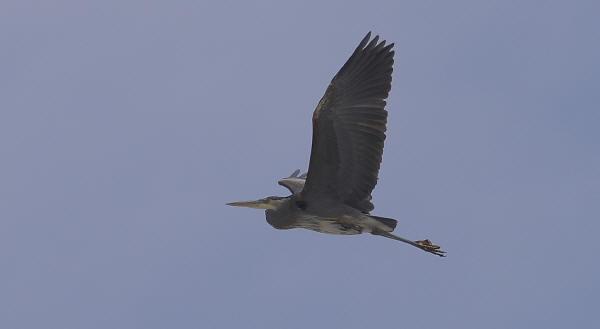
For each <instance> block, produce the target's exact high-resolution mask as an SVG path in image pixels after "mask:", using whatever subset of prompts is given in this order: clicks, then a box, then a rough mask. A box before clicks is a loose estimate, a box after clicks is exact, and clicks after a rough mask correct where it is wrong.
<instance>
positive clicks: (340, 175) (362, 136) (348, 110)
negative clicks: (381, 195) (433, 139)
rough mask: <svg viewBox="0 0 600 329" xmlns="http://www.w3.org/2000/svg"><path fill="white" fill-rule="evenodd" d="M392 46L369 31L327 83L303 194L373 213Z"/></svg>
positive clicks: (316, 116) (316, 118)
mask: <svg viewBox="0 0 600 329" xmlns="http://www.w3.org/2000/svg"><path fill="white" fill-rule="evenodd" d="M393 47H394V44H393V43H392V44H388V45H386V42H385V41H382V42H379V36H375V37H374V38H373V39H371V33H370V32H369V33H368V34H367V35H366V36H365V37H364V38H363V39H362V41H361V42H360V44H359V45H358V47H357V48H356V50H355V51H354V52H353V53H352V55H351V56H350V58H349V59H348V61H347V62H346V63H345V64H344V65H343V66H342V68H341V69H340V71H339V72H338V73H337V74H336V75H335V77H334V78H333V79H332V81H331V83H330V84H329V86H328V87H327V90H326V91H325V95H324V96H323V98H321V101H320V102H319V104H318V105H317V107H316V109H315V111H314V113H313V140H312V151H311V156H310V164H309V168H308V175H307V178H306V183H305V185H304V189H303V190H302V196H303V197H304V198H308V199H310V198H315V199H321V198H329V199H333V200H336V201H341V202H343V203H345V204H347V205H350V206H353V207H355V208H357V209H359V210H361V211H363V212H365V213H368V212H369V211H371V210H373V204H372V203H371V202H370V200H371V192H372V191H373V188H374V187H375V185H376V184H377V176H378V173H379V166H380V163H381V158H382V154H383V146H384V141H385V137H386V136H385V132H386V124H387V111H386V110H385V106H386V102H385V99H386V98H387V96H388V93H389V91H390V88H391V82H392V70H393V68H392V66H393V64H394V51H393V50H392V48H393Z"/></svg>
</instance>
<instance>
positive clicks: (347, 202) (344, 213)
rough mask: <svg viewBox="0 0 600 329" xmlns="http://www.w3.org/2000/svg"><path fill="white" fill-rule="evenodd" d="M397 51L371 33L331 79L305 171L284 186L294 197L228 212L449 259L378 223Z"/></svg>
mask: <svg viewBox="0 0 600 329" xmlns="http://www.w3.org/2000/svg"><path fill="white" fill-rule="evenodd" d="M393 47H394V44H393V43H392V44H389V45H386V42H385V41H382V42H379V36H375V37H374V38H373V39H371V33H370V32H369V33H368V34H367V35H366V36H365V37H364V38H363V39H362V41H361V42H360V43H359V45H358V47H357V48H356V49H355V50H354V52H353V53H352V55H351V56H350V58H349V59H348V61H347V62H346V63H345V64H344V65H343V66H342V68H341V69H340V70H339V72H338V73H337V74H336V75H335V76H334V77H333V79H332V80H331V83H330V84H329V86H328V87H327V90H326V91H325V95H324V96H323V97H322V98H321V100H320V101H319V103H318V105H317V107H316V109H315V110H314V112H313V117H312V122H313V135H312V150H311V155H310V162H309V167H308V172H307V173H306V174H303V175H299V173H300V171H299V170H296V171H294V173H292V174H291V175H290V176H289V177H286V178H282V179H280V180H279V184H280V185H282V186H284V187H286V188H287V189H289V190H290V192H291V193H292V194H291V195H290V196H288V197H268V198H264V199H260V200H256V201H247V202H233V203H229V205H233V206H244V207H251V208H259V209H265V210H266V211H265V213H266V217H267V222H268V223H269V224H271V225H272V226H273V227H275V228H277V229H291V228H305V229H310V230H314V231H318V232H323V233H330V234H360V233H372V234H375V235H381V236H385V237H387V238H391V239H395V240H398V241H402V242H406V243H408V244H411V245H413V246H415V247H418V248H420V249H422V250H425V251H428V252H430V253H433V254H436V255H438V256H444V252H443V251H441V250H440V248H439V246H436V245H434V244H432V243H431V242H430V241H429V240H421V241H411V240H407V239H404V238H401V237H398V236H396V235H393V234H391V232H392V231H393V230H394V229H395V227H396V224H397V221H396V220H394V219H391V218H385V217H378V216H373V215H371V214H370V212H371V211H372V210H373V209H374V206H373V204H372V203H371V192H372V191H373V188H374V187H375V185H376V184H377V178H378V174H379V167H380V164H381V159H382V155H383V146H384V141H385V138H386V135H385V132H386V124H387V111H386V110H385V106H386V101H385V99H386V98H387V96H388V93H389V91H390V88H391V82H392V71H393V68H392V66H393V64H394V51H393V50H392V48H393Z"/></svg>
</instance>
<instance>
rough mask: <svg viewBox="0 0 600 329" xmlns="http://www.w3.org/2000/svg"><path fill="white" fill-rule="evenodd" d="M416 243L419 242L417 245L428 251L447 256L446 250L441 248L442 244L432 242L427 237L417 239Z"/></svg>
mask: <svg viewBox="0 0 600 329" xmlns="http://www.w3.org/2000/svg"><path fill="white" fill-rule="evenodd" d="M415 243H416V244H417V246H418V247H419V248H421V249H423V250H425V251H427V252H430V253H432V254H434V255H438V256H440V257H446V255H445V253H446V252H445V251H443V250H440V246H436V245H435V244H433V243H431V241H429V240H427V239H425V240H419V241H415Z"/></svg>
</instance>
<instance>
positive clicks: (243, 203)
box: [227, 199, 269, 209]
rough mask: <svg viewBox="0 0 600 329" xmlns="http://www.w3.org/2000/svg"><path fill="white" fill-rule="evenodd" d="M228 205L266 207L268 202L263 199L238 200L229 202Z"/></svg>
mask: <svg viewBox="0 0 600 329" xmlns="http://www.w3.org/2000/svg"><path fill="white" fill-rule="evenodd" d="M227 205H228V206H234V207H247V208H254V209H268V208H269V203H268V202H267V201H266V200H265V199H260V200H256V201H238V202H229V203H228V204H227Z"/></svg>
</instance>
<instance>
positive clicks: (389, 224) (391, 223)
mask: <svg viewBox="0 0 600 329" xmlns="http://www.w3.org/2000/svg"><path fill="white" fill-rule="evenodd" d="M369 216H371V218H373V219H374V220H376V221H378V222H380V223H381V224H383V225H385V226H387V227H389V229H390V230H389V231H388V232H392V231H393V230H394V229H395V228H396V225H397V224H398V221H397V220H395V219H391V218H386V217H379V216H373V215H369Z"/></svg>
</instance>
